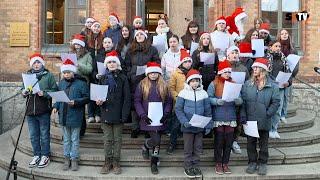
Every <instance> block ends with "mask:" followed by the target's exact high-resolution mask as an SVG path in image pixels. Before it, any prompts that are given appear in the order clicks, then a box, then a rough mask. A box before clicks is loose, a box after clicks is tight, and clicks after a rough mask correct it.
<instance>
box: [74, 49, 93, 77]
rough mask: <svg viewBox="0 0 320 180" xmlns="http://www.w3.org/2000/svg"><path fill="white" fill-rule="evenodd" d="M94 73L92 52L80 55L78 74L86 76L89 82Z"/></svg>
mask: <svg viewBox="0 0 320 180" xmlns="http://www.w3.org/2000/svg"><path fill="white" fill-rule="evenodd" d="M91 73H92V57H91V55H90V52H87V53H86V54H84V55H83V56H81V57H78V70H77V74H78V75H80V76H82V77H84V78H85V79H86V81H87V83H88V82H89V79H90V76H91Z"/></svg>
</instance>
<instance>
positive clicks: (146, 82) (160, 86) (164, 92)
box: [140, 75, 169, 102]
mask: <svg viewBox="0 0 320 180" xmlns="http://www.w3.org/2000/svg"><path fill="white" fill-rule="evenodd" d="M156 84H157V92H158V93H159V94H160V97H161V100H162V102H164V101H165V100H166V98H167V96H168V92H169V90H168V86H167V84H166V82H165V81H164V79H163V77H162V76H161V75H159V77H158V79H157V80H156ZM140 88H141V91H142V97H143V100H148V97H149V94H150V89H151V80H150V79H149V77H148V76H147V77H145V78H144V79H143V80H141V82H140Z"/></svg>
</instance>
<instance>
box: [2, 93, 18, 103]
mask: <svg viewBox="0 0 320 180" xmlns="http://www.w3.org/2000/svg"><path fill="white" fill-rule="evenodd" d="M19 94H21V93H20V92H18V93H17V94H15V95H13V96H10V97H8V98H6V99H4V100H2V101H0V104H3V103H5V102H6V101H9V100H10V99H13V98H15V97H16V96H18V95H19Z"/></svg>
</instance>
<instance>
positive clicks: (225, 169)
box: [222, 164, 231, 174]
mask: <svg viewBox="0 0 320 180" xmlns="http://www.w3.org/2000/svg"><path fill="white" fill-rule="evenodd" d="M222 169H223V172H224V173H225V174H231V170H230V168H229V166H228V164H224V165H222Z"/></svg>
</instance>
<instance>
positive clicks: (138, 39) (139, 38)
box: [136, 32, 146, 43]
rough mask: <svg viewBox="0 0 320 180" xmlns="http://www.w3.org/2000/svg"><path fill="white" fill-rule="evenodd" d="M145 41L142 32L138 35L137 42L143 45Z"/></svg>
mask: <svg viewBox="0 0 320 180" xmlns="http://www.w3.org/2000/svg"><path fill="white" fill-rule="evenodd" d="M145 39H146V37H145V36H144V35H143V34H142V33H141V32H139V33H137V35H136V40H137V42H138V43H142V42H143V41H144V40H145Z"/></svg>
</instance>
